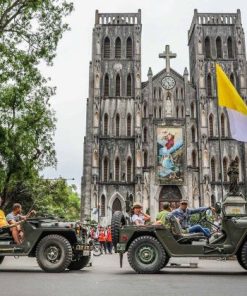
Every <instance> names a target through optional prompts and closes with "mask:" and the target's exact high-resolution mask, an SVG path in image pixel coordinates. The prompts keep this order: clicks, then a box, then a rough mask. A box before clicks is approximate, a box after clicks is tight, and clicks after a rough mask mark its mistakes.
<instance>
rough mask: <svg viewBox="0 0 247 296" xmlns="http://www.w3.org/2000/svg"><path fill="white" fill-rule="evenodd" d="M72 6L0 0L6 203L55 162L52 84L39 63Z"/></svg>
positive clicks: (50, 54)
mask: <svg viewBox="0 0 247 296" xmlns="http://www.w3.org/2000/svg"><path fill="white" fill-rule="evenodd" d="M72 9H73V4H72V3H69V2H66V1H63V0H0V194H1V196H2V198H3V200H4V203H6V205H7V204H8V203H9V202H11V201H12V200H13V199H14V197H16V195H18V194H19V195H20V196H23V188H24V191H25V190H27V188H29V185H30V184H31V183H35V182H36V181H37V178H38V172H39V171H40V170H42V169H44V168H45V167H47V166H55V164H56V157H55V150H54V142H53V135H54V131H55V116H54V112H53V111H52V109H51V106H50V104H49V99H50V97H51V96H52V95H54V94H55V88H54V87H51V86H49V85H48V80H47V79H45V78H44V77H43V76H42V74H41V73H40V70H39V64H40V63H41V62H42V63H43V62H45V63H47V65H52V61H53V59H54V57H55V55H56V49H57V44H58V42H59V40H60V39H61V38H62V35H63V33H64V32H65V31H66V30H68V29H69V27H68V24H66V23H65V22H64V18H65V17H66V16H68V15H69V14H70V13H71V11H72ZM29 183H30V184H29ZM24 196H26V195H24Z"/></svg>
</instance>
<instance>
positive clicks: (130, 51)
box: [126, 37, 133, 59]
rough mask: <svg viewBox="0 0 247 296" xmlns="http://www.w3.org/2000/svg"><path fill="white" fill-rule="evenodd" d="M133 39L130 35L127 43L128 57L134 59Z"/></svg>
mask: <svg viewBox="0 0 247 296" xmlns="http://www.w3.org/2000/svg"><path fill="white" fill-rule="evenodd" d="M132 51H133V49H132V39H131V38H130V37H129V38H128V39H127V45H126V58H127V59H132Z"/></svg>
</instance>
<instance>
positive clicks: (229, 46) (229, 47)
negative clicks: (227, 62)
mask: <svg viewBox="0 0 247 296" xmlns="http://www.w3.org/2000/svg"><path fill="white" fill-rule="evenodd" d="M227 52H228V58H229V59H233V47H232V38H231V37H228V39H227Z"/></svg>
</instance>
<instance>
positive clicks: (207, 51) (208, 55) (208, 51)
mask: <svg viewBox="0 0 247 296" xmlns="http://www.w3.org/2000/svg"><path fill="white" fill-rule="evenodd" d="M205 56H206V58H207V59H210V58H211V48H210V39H209V37H206V38H205Z"/></svg>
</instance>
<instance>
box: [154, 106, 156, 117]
mask: <svg viewBox="0 0 247 296" xmlns="http://www.w3.org/2000/svg"><path fill="white" fill-rule="evenodd" d="M154 117H155V118H156V107H154Z"/></svg>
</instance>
